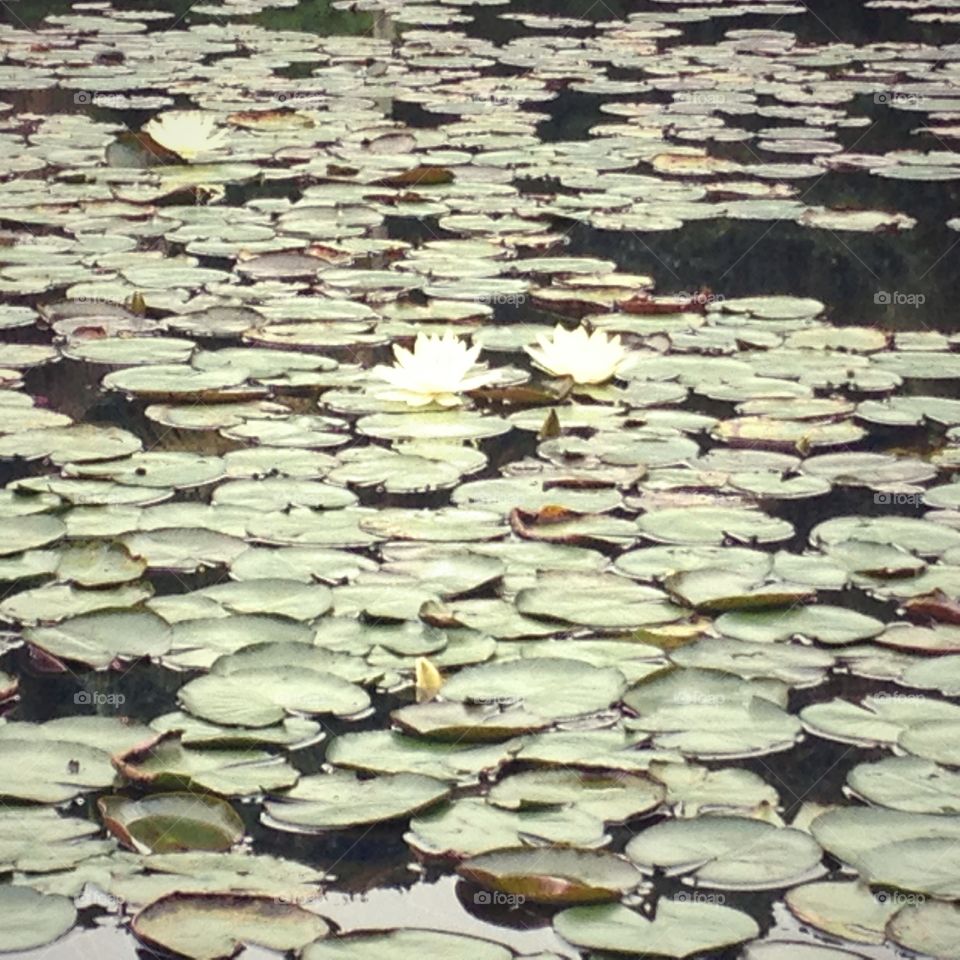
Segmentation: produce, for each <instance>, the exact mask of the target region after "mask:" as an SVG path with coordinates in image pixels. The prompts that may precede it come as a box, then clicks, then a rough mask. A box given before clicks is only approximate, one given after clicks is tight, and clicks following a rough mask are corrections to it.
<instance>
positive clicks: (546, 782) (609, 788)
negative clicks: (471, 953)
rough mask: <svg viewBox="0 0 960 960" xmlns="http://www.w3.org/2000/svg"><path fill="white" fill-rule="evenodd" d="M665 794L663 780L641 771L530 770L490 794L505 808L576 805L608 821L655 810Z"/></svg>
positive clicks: (493, 789) (617, 821)
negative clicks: (635, 772) (657, 779)
mask: <svg viewBox="0 0 960 960" xmlns="http://www.w3.org/2000/svg"><path fill="white" fill-rule="evenodd" d="M665 797H666V790H665V789H664V787H663V785H662V784H661V783H658V782H657V781H656V780H653V779H651V778H650V777H647V776H644V775H642V774H625V773H616V774H611V773H606V772H602V771H598V772H591V771H578V770H572V769H571V770H530V771H526V772H523V773H515V774H512V775H511V776H509V777H505V778H504V779H503V780H501V781H500V782H499V783H497V784H495V785H494V786H493V787H492V788H491V790H490V792H489V794H488V795H487V800H488V802H490V803H492V804H494V805H495V806H498V807H503V808H504V809H506V810H536V809H548V808H553V807H566V806H576V807H579V808H580V809H581V810H584V811H586V812H587V813H590V814H592V815H593V816H595V817H597V818H598V819H601V820H603V821H604V822H605V823H623V822H625V821H627V820H630V819H632V818H633V817H638V816H640V815H642V814H645V813H650V812H651V811H653V810H656V809H657V807H659V806H660V804H661V803H662V802H663V800H664V799H665Z"/></svg>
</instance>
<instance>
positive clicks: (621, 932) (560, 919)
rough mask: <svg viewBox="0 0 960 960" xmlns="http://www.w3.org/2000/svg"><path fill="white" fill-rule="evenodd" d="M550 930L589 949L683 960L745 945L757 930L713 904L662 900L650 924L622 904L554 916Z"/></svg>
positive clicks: (743, 917)
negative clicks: (741, 944) (708, 952)
mask: <svg viewBox="0 0 960 960" xmlns="http://www.w3.org/2000/svg"><path fill="white" fill-rule="evenodd" d="M553 926H554V929H555V930H556V931H557V933H559V934H560V936H561V937H563V938H564V940H567V941H569V942H570V943H572V944H574V945H575V946H577V947H582V948H585V949H588V950H600V951H609V952H610V953H616V954H630V955H632V956H636V955H637V954H640V955H643V954H652V955H654V956H663V957H673V958H682V957H690V956H693V955H695V954H700V953H705V952H707V951H710V950H719V949H722V948H723V947H727V946H732V945H735V944H738V943H742V942H743V941H744V940H749V939H751V938H752V937H755V936H757V935H758V934H759V933H760V928H759V927H758V926H757V924H756V923H755V922H754V920H753V919H752V918H751V917H750V916H749V914H746V913H742V912H741V911H739V910H734V909H733V908H731V907H725V906H721V905H719V904H715V903H686V902H682V901H677V900H666V899H661V900H660V901H659V902H658V904H657V909H656V913H655V915H654V917H653V919H652V920H651V919H647V918H646V917H645V916H643V915H642V914H640V913H638V912H636V911H635V910H631V909H630V908H629V907H625V906H623V905H622V904H602V905H597V906H588V907H571V908H570V909H569V910H564V911H563V912H562V913H559V914H557V916H556V917H554V920H553Z"/></svg>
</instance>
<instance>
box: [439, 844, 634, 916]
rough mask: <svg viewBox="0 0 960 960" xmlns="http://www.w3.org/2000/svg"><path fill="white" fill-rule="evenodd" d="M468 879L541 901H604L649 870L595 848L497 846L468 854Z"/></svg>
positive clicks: (464, 871)
mask: <svg viewBox="0 0 960 960" xmlns="http://www.w3.org/2000/svg"><path fill="white" fill-rule="evenodd" d="M457 873H459V874H460V876H461V877H465V878H466V879H467V880H470V881H472V882H473V883H477V884H479V885H480V886H483V887H489V888H491V889H493V890H499V891H500V892H502V893H505V894H508V895H513V896H518V897H523V899H524V900H532V901H534V902H535V903H551V904H555V903H556V904H570V903H599V902H603V901H605V900H618V899H619V898H620V897H621V896H622V895H623V894H625V893H627V892H628V891H629V890H632V889H633V888H634V887H636V886H638V885H639V884H640V882H641V881H642V879H643V875H642V874H641V873H640V871H639V870H637V869H636V867H634V866H632V865H631V864H630V863H628V862H627V861H626V860H624V859H622V858H620V857H617V856H614V855H613V854H609V853H604V852H602V851H595V850H563V849H546V850H537V849H530V848H529V847H519V848H516V847H515V848H508V849H505V850H492V851H490V852H489V853H482V854H480V855H479V856H476V857H471V858H470V859H469V860H465V861H464V862H463V863H461V864H460V865H459V866H458V867H457Z"/></svg>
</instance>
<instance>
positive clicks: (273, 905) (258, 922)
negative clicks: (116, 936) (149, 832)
mask: <svg viewBox="0 0 960 960" xmlns="http://www.w3.org/2000/svg"><path fill="white" fill-rule="evenodd" d="M131 929H132V930H133V932H134V934H135V935H136V937H137V938H138V939H139V940H141V941H143V942H144V943H145V944H146V945H147V946H148V947H152V948H156V949H160V950H166V951H168V952H170V953H176V954H179V955H181V956H184V957H189V958H191V960H220V958H223V957H232V956H233V955H234V954H235V953H236V952H237V951H238V950H239V948H240V947H241V946H242V945H244V944H249V945H251V946H258V947H266V948H267V949H271V950H278V951H287V950H296V949H299V948H301V947H304V946H306V945H307V944H308V943H311V942H312V941H314V940H317V939H319V938H321V937H323V936H325V935H326V933H327V932H328V930H329V926H328V924H327V923H326V922H325V921H324V919H323V918H322V917H319V916H317V914H315V913H311V912H310V911H308V910H305V909H303V907H300V906H297V905H296V904H292V903H284V902H283V901H282V900H281V899H279V898H276V897H255V896H242V895H239V894H226V893H215V894H195V893H194V894H190V893H183V894H180V893H173V894H169V895H167V896H165V897H161V899H159V900H156V901H154V902H153V903H151V904H149V905H148V906H147V907H145V908H144V909H143V910H141V911H140V912H139V913H138V914H137V915H136V916H135V917H134V918H133V922H132V923H131Z"/></svg>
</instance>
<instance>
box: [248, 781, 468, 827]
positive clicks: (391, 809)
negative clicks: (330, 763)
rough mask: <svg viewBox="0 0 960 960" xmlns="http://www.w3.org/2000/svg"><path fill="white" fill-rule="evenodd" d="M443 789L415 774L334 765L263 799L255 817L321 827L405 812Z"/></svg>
mask: <svg viewBox="0 0 960 960" xmlns="http://www.w3.org/2000/svg"><path fill="white" fill-rule="evenodd" d="M448 794H449V788H448V787H447V786H446V785H445V784H444V783H442V782H441V781H439V780H435V779H434V778H432V777H424V776H421V775H419V774H410V773H400V774H386V775H384V776H380V777H371V778H369V779H365V780H361V779H360V778H358V777H357V776H356V775H355V774H352V773H345V772H341V771H334V772H333V773H328V774H321V775H317V776H313V777H304V778H303V779H302V780H301V781H300V782H299V783H298V784H297V785H296V786H295V787H294V788H293V789H292V790H290V791H289V792H287V793H286V794H284V795H283V796H282V797H277V798H275V799H273V800H269V801H267V803H265V804H264V808H263V813H262V814H261V819H262V821H263V822H264V823H265V824H266V825H267V826H268V827H272V828H273V829H275V830H286V831H291V832H293V833H311V834H312V833H323V832H325V831H328V830H338V829H339V830H342V829H345V828H349V827H357V826H361V825H364V824H378V823H385V822H389V821H391V820H396V819H399V818H401V817H408V816H411V815H413V814H416V813H419V812H420V811H421V810H425V809H427V808H428V807H431V806H433V805H434V804H435V803H437V802H439V801H440V800H443V799H445V798H446V797H447V795H448Z"/></svg>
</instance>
